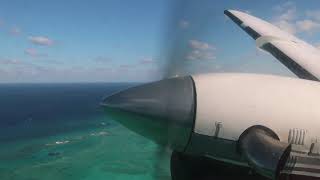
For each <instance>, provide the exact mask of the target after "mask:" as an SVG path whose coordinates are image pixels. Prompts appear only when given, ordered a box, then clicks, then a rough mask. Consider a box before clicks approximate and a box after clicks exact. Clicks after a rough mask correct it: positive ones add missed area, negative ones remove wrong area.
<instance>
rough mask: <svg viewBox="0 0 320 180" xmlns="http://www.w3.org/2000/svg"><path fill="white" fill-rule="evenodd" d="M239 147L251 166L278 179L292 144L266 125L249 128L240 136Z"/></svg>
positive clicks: (261, 173)
mask: <svg viewBox="0 0 320 180" xmlns="http://www.w3.org/2000/svg"><path fill="white" fill-rule="evenodd" d="M238 149H239V150H240V153H241V154H242V155H243V156H244V157H245V158H246V160H247V161H248V163H249V165H250V166H251V168H253V169H254V170H255V171H256V172H257V173H259V174H260V175H262V176H265V177H267V178H270V179H278V177H279V174H280V171H281V170H283V168H284V166H285V163H286V161H287V159H288V157H289V155H290V151H291V145H290V144H287V143H283V142H280V140H279V137H278V136H277V135H276V134H275V133H274V132H273V131H272V130H270V129H268V128H266V127H264V126H259V125H258V126H253V127H250V128H248V129H247V130H246V131H245V132H244V133H242V135H241V136H240V138H239V141H238Z"/></svg>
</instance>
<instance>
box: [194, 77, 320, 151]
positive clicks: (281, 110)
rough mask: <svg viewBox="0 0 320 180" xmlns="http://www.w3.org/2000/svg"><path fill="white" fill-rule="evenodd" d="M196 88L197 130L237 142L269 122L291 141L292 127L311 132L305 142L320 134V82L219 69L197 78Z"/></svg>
mask: <svg viewBox="0 0 320 180" xmlns="http://www.w3.org/2000/svg"><path fill="white" fill-rule="evenodd" d="M193 79H194V81H195V86H196V92H197V110H196V123H195V129H194V131H195V132H196V133H199V134H203V135H208V136H213V135H214V133H215V123H216V122H221V123H222V129H221V130H220V134H219V137H221V138H224V139H229V140H237V139H238V138H239V136H240V135H241V133H242V132H243V131H244V130H246V129H247V128H249V127H251V126H253V125H264V126H266V127H268V128H270V129H272V130H273V131H274V132H275V133H277V134H278V136H279V137H280V139H281V141H284V142H287V141H288V133H289V130H290V129H294V128H298V129H304V130H306V131H307V136H306V143H307V144H309V145H310V142H311V141H314V140H315V138H319V137H320V83H319V82H316V81H309V80H302V79H297V78H288V77H279V76H272V75H257V74H240V73H238V74H237V73H230V74H229V73H217V74H201V75H195V76H193Z"/></svg>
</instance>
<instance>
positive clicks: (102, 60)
mask: <svg viewBox="0 0 320 180" xmlns="http://www.w3.org/2000/svg"><path fill="white" fill-rule="evenodd" d="M94 61H95V62H97V63H109V62H111V61H112V59H111V58H108V57H103V56H98V57H96V58H94Z"/></svg>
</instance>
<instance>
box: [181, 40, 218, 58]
mask: <svg viewBox="0 0 320 180" xmlns="http://www.w3.org/2000/svg"><path fill="white" fill-rule="evenodd" d="M189 47H190V48H191V51H190V52H189V53H188V54H187V56H186V58H187V59H188V60H213V59H215V58H216V56H215V53H214V50H215V48H214V47H213V46H212V45H210V44H209V43H206V42H201V41H198V40H190V41H189Z"/></svg>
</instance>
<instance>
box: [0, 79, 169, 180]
mask: <svg viewBox="0 0 320 180" xmlns="http://www.w3.org/2000/svg"><path fill="white" fill-rule="evenodd" d="M133 85H135V84H125V83H87V84H85V83H75V84H1V85H0V144H1V145H0V180H51V179H55V180H56V179H60V180H64V179H68V180H73V179H77V180H79V179H86V180H99V179H104V180H106V179H112V180H117V179H119V180H120V179H121V180H125V179H130V180H134V179H139V180H141V179H170V178H169V164H168V159H167V158H163V157H162V158H161V159H159V157H158V154H159V147H158V146H157V145H156V144H154V143H153V142H151V141H149V140H147V139H145V138H143V137H141V136H139V135H137V134H135V133H133V132H131V131H129V130H127V129H125V128H124V127H122V126H121V125H119V124H117V123H116V122H115V121H113V120H112V119H110V118H109V117H108V116H107V115H106V114H105V113H104V111H103V109H102V108H101V107H100V105H99V103H100V102H101V100H102V98H103V97H105V96H107V95H110V94H112V93H114V92H116V91H119V90H121V89H125V88H127V87H130V86H133Z"/></svg>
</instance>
